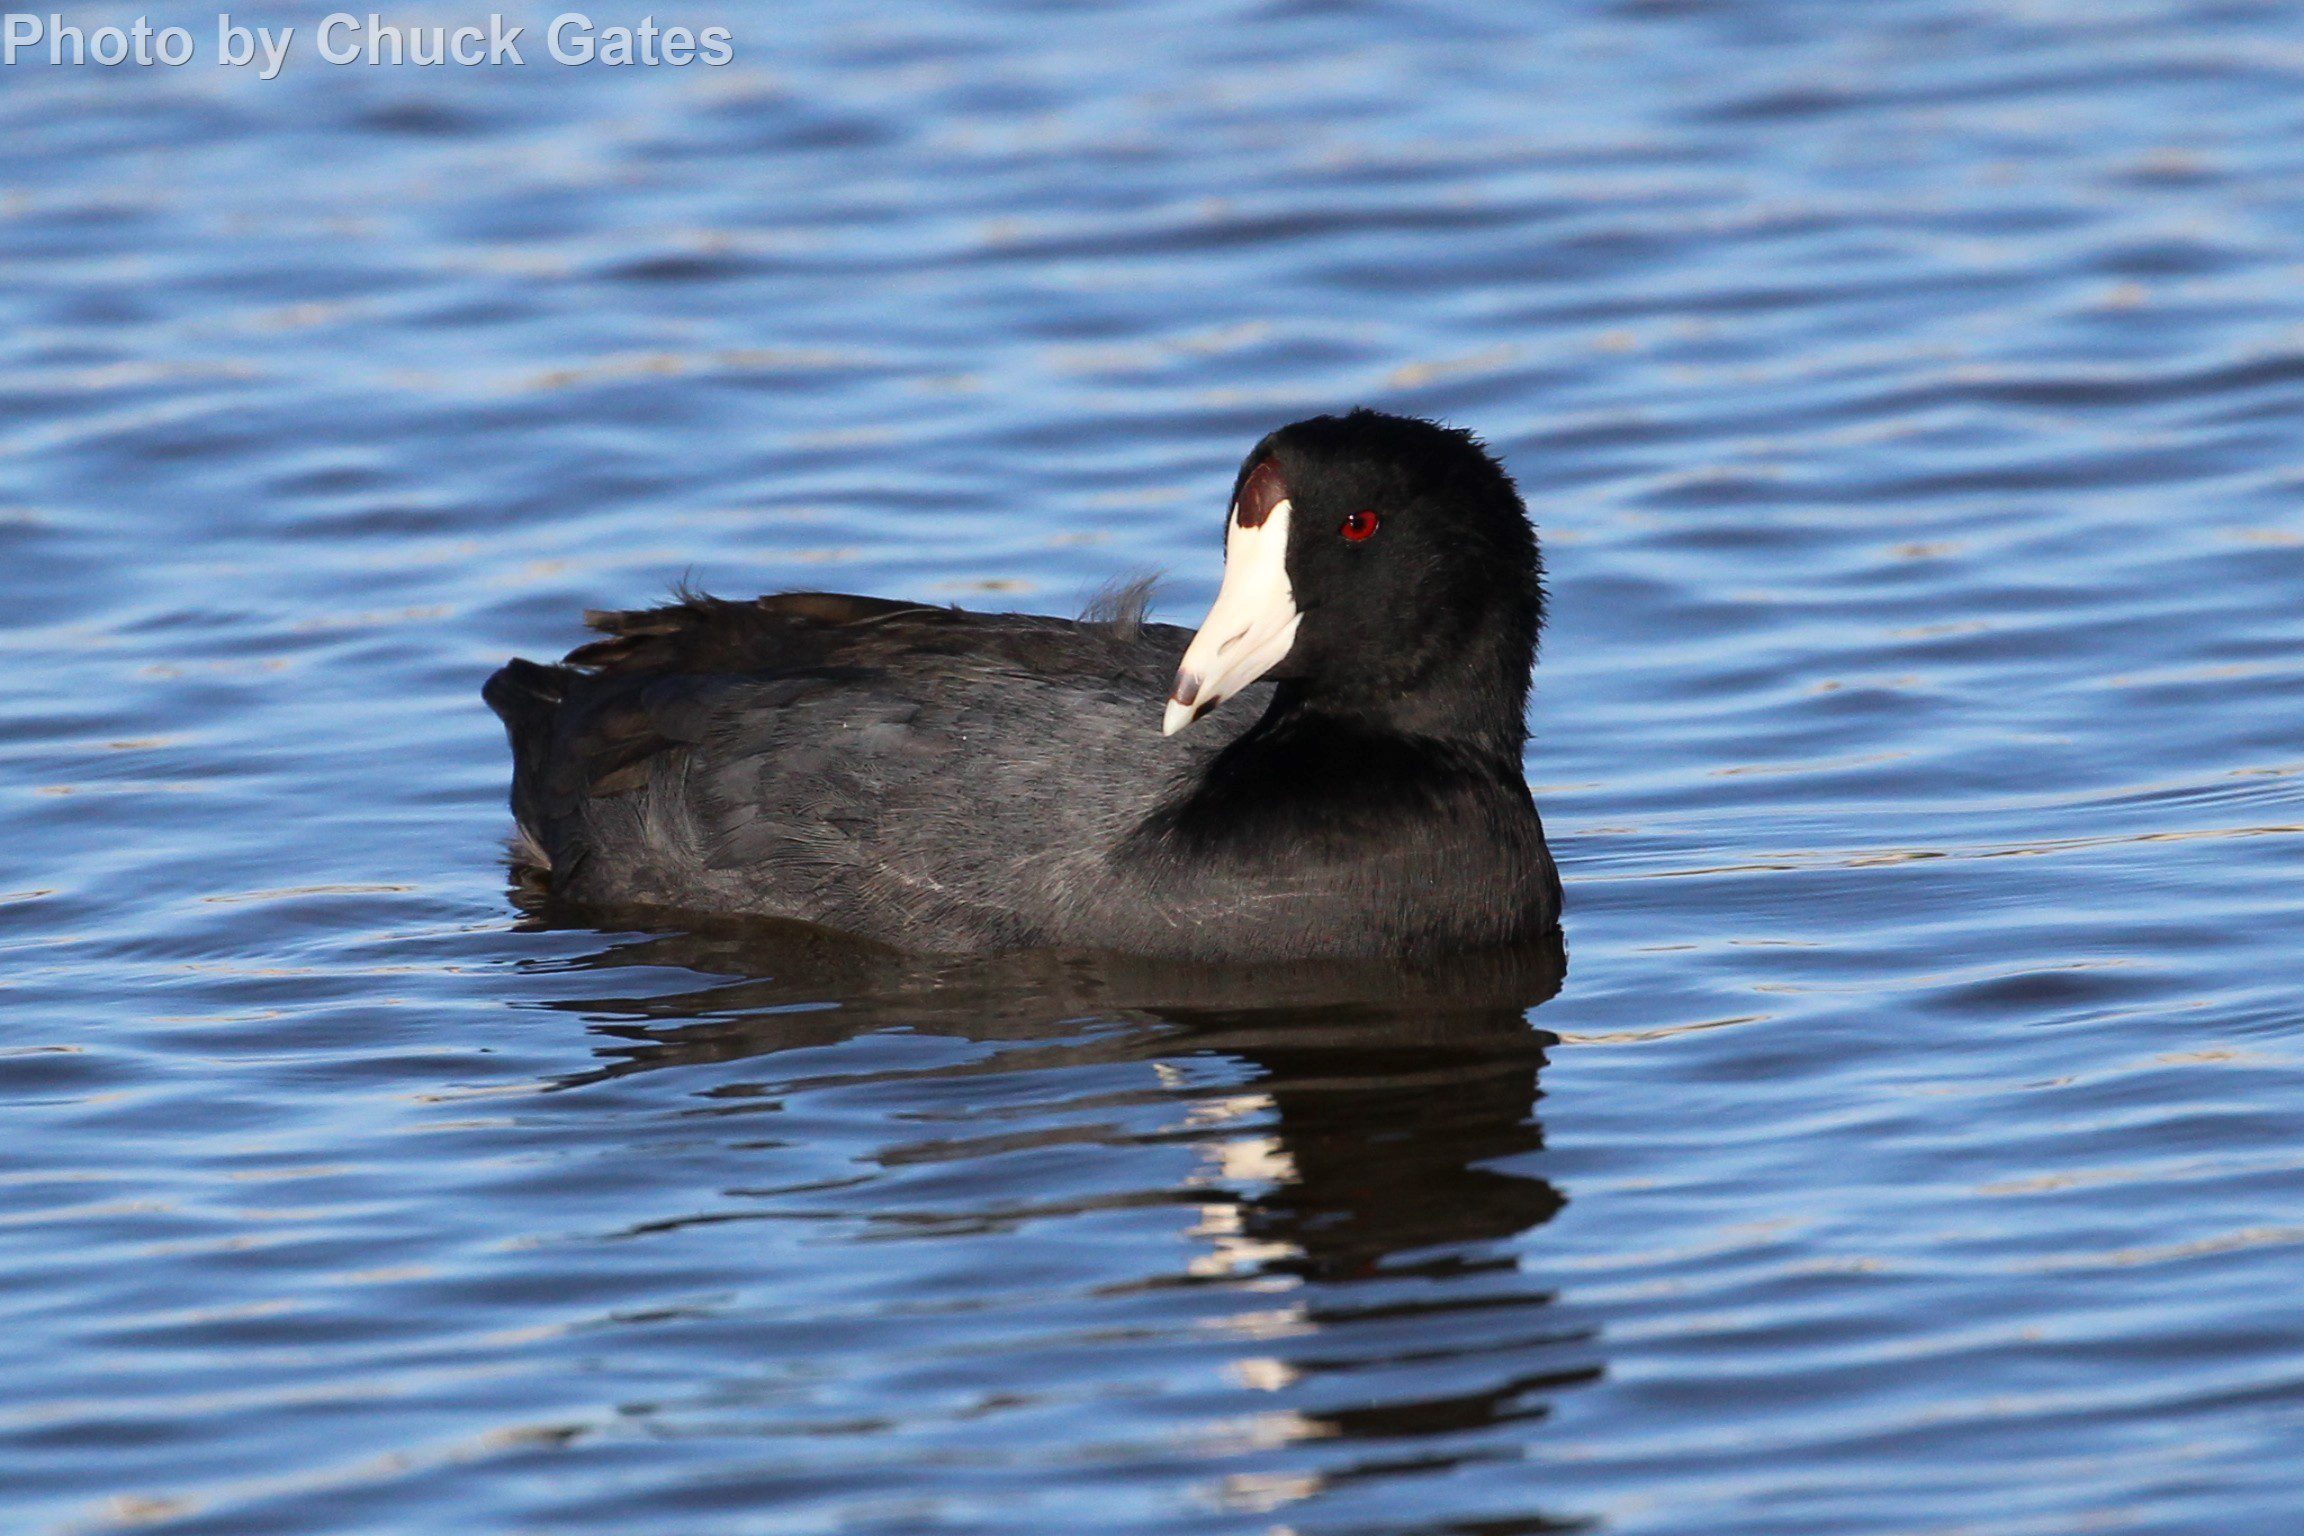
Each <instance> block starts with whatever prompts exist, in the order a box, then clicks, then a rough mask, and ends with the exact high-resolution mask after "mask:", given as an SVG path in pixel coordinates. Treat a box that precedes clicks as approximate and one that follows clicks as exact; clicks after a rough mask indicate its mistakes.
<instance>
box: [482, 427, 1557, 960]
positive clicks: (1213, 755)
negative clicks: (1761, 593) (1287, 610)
mask: <svg viewBox="0 0 2304 1536" xmlns="http://www.w3.org/2000/svg"><path fill="white" fill-rule="evenodd" d="M1290 434H1297V436H1296V437H1295V438H1294V439H1292V438H1291V436H1290ZM1356 454H1357V455H1360V456H1361V457H1360V458H1359V459H1357V460H1356V459H1355V455H1356ZM1419 455H1422V456H1424V457H1426V458H1430V459H1431V460H1432V461H1433V462H1430V463H1426V462H1424V458H1420V457H1419ZM1264 460H1270V461H1272V462H1273V463H1274V464H1276V465H1278V466H1279V472H1280V473H1285V474H1286V475H1287V476H1288V478H1289V483H1290V484H1292V485H1293V486H1294V487H1295V490H1294V495H1293V499H1292V501H1291V503H1290V505H1291V507H1293V508H1294V509H1295V513H1294V515H1295V516H1296V518H1297V523H1296V527H1295V530H1294V532H1293V533H1291V534H1289V535H1288V539H1289V542H1288V558H1287V566H1288V572H1289V575H1290V577H1291V578H1293V587H1292V589H1291V597H1292V600H1294V599H1301V601H1298V603H1297V606H1298V607H1300V608H1301V612H1302V620H1301V627H1300V628H1299V629H1297V630H1296V631H1295V632H1294V638H1295V644H1294V646H1293V648H1291V649H1290V651H1289V653H1288V655H1287V656H1286V657H1285V658H1284V659H1283V660H1282V661H1280V662H1279V663H1278V664H1277V665H1272V666H1270V667H1269V669H1268V670H1267V671H1266V675H1267V676H1269V677H1270V678H1271V679H1273V680H1274V681H1273V682H1271V683H1269V684H1261V683H1260V684H1256V685H1255V686H1253V687H1251V688H1248V690H1247V691H1246V692H1245V693H1243V694H1242V695H1241V697H1239V698H1238V699H1237V700H1236V701H1235V702H1234V703H1233V704H1232V705H1231V706H1230V707H1229V708H1228V709H1226V710H1224V711H1223V712H1222V713H1221V714H1219V715H1217V716H1215V717H1214V718H1210V719H1207V720H1203V721H1201V722H1200V723H1198V724H1196V725H1193V726H1192V727H1191V728H1189V729H1185V730H1183V731H1182V732H1181V733H1180V734H1176V735H1163V734H1162V733H1161V730H1160V720H1161V713H1162V708H1163V702H1164V700H1165V699H1166V698H1167V696H1168V694H1169V690H1170V682H1171V679H1173V678H1176V677H1177V675H1178V669H1179V663H1180V661H1181V660H1182V659H1183V658H1184V655H1185V651H1186V645H1187V642H1188V641H1191V640H1192V636H1191V635H1190V634H1189V633H1187V632H1186V631H1184V630H1181V629H1176V628H1172V627H1169V626H1166V625H1157V624H1147V623H1144V622H1142V620H1141V618H1140V615H1139V612H1138V608H1139V607H1140V600H1138V601H1137V602H1132V603H1124V604H1120V605H1117V606H1116V607H1115V609H1114V610H1113V611H1111V612H1108V613H1106V614H1103V615H1100V616H1091V617H1089V618H1085V619H1082V620H1080V621H1069V620H1063V619H1054V618H1041V617H1033V616H1026V615H1015V614H971V613H962V612H959V611H957V610H952V609H943V608H931V607H925V606H919V605H913V604H905V603H895V602H887V601H883V600H879V599H873V598H861V597H846V596H836V595H830V594H821V593H796V594H788V595H784V596H779V597H766V598H761V599H759V600H757V601H755V602H746V603H738V602H722V601H716V600H713V599H708V598H690V599H687V600H685V601H682V602H680V603H678V604H675V605H673V606H670V607H666V608H661V609H655V610H650V611H644V612H633V613H614V614H601V615H594V616H593V618H592V623H593V625H594V627H596V628H598V629H601V630H603V631H605V632H606V637H605V638H603V639H601V640H598V641H596V642H594V643H593V644H591V645H588V646H585V647H583V648H582V649H580V650H578V651H576V652H574V653H572V654H571V655H570V656H569V657H568V659H567V661H566V662H565V663H563V664H561V665H558V666H539V665H536V664H534V663H531V662H524V661H515V662H512V663H511V664H509V665H508V666H506V667H505V668H503V669H502V670H501V671H499V672H498V673H497V674H496V675H495V676H494V677H492V678H491V679H490V680H489V683H488V688H487V697H488V701H489V703H490V704H491V705H492V706H493V707H494V708H495V709H496V711H497V713H498V714H499V715H501V716H502V717H503V718H504V721H505V725H506V728H507V729H508V731H509V732H510V735H511V738H512V747H513V757H514V769H513V785H512V805H513V811H514V813H515V815H516V817H517V818H518V820H519V823H520V826H521V829H522V834H523V835H522V847H523V855H522V856H523V858H524V860H525V861H526V862H528V863H530V864H531V865H532V866H533V867H534V868H535V869H536V870H537V872H538V873H539V875H540V877H541V878H542V879H543V880H545V881H546V882H547V883H548V886H549V889H550V890H551V892H552V894H553V895H554V896H555V897H557V898H560V899H562V900H566V901H570V902H575V903H580V904H583V905H587V906H595V907H602V908H633V907H641V908H656V909H665V910H669V911H684V912H691V913H708V914H716V915H720V914H739V913H749V914H760V915H765V916H775V917H785V918H800V919H805V920H808V921H812V922H816V923H821V924H824V925H826V926H828V927H832V928H837V929H840V930H843V931H846V932H849V933H853V934H859V935H862V936H864V937H866V938H871V939H877V940H880V941H883V942H885V943H888V944H892V945H895V946H898V947H902V948H909V949H920V950H930V951H969V950H989V949H1009V948H1023V947H1039V946H1063V947H1079V948H1091V949H1103V950H1116V951H1123V952H1127V953H1135V954H1148V955H1166V956H1173V957H1178V958H1186V959H1227V960H1248V961H1258V960H1288V959H1317V958H1323V957H1333V958H1372V957H1398V958H1429V957H1432V956H1436V955H1441V954H1449V953H1457V952H1462V951H1466V950H1473V949H1484V948H1491V947H1497V946H1505V945H1512V944H1518V943H1523V942H1527V941H1531V940H1534V939H1537V938H1539V937H1540V936H1542V935H1544V934H1546V933H1548V932H1549V931H1550V929H1551V928H1552V926H1553V925H1554V923H1555V922H1556V921H1557V917H1558V910H1559V882H1558V877H1557V875H1556V874H1555V872H1554V869H1553V864H1552V860H1551V856H1550V854H1549V853H1548V851H1547V850H1546V848H1545V845H1544V836H1543V830H1542V827H1541V824H1540V823H1539V821H1538V819H1537V814H1536V809H1535V806H1534V804H1533V803H1532V801H1531V800H1530V798H1529V795H1528V790H1527V787H1526V784H1525V782H1524V780H1523V778H1522V776H1521V767H1520V746H1521V743H1522V740H1523V734H1524V732H1523V726H1522V722H1521V713H1522V708H1523V705H1524V700H1525V695H1526V688H1527V679H1528V667H1529V665H1530V663H1531V661H1532V660H1533V648H1534V642H1535V633H1536V625H1537V623H1538V621H1539V618H1540V612H1541V606H1540V605H1541V595H1540V589H1539V587H1538V571H1537V568H1536V563H1535V562H1536V554H1535V544H1534V536H1533V534H1532V533H1531V532H1530V531H1529V530H1528V527H1527V523H1526V518H1525V514H1524V513H1523V512H1522V511H1521V509H1520V504H1519V500H1518V497H1517V494H1516V493H1514V492H1513V491H1512V489H1511V485H1510V482H1509V481H1508V480H1506V479H1504V477H1503V475H1502V472H1501V471H1500V470H1498V469H1496V468H1495V466H1494V464H1493V462H1492V461H1490V460H1488V459H1487V457H1486V456H1485V454H1483V453H1481V452H1480V451H1479V450H1478V448H1477V447H1476V445H1473V444H1472V443H1471V441H1470V440H1469V439H1468V438H1465V437H1463V436H1462V435H1461V434H1455V433H1447V432H1444V431H1443V429H1439V428H1435V427H1431V426H1429V425H1427V424H1424V423H1416V422H1403V421H1401V420H1400V419H1399V418H1392V417H1380V416H1375V415H1373V414H1372V413H1365V412H1356V413H1354V414H1353V415H1352V416H1348V417H1341V418H1335V417H1327V418H1320V419H1319V420H1318V421H1316V422H1311V423H1303V424H1300V425H1299V426H1298V427H1294V428H1289V429H1286V431H1284V432H1282V433H1278V434H1275V435H1274V437H1273V438H1269V439H1267V440H1266V441H1265V443H1263V444H1260V445H1258V450H1257V453H1255V454H1252V455H1251V456H1250V462H1251V464H1252V465H1253V464H1256V463H1259V462H1262V461H1264ZM1244 478H1245V471H1244ZM1370 497H1380V498H1382V499H1383V501H1384V505H1385V506H1386V507H1387V509H1388V510H1387V511H1386V514H1385V524H1384V526H1385V530H1386V532H1387V533H1392V532H1393V530H1395V529H1398V530H1400V531H1399V532H1398V534H1397V535H1396V536H1395V537H1394V538H1393V540H1392V542H1391V543H1390V544H1389V545H1388V546H1386V547H1385V548H1384V549H1382V550H1381V551H1377V554H1378V556H1379V558H1382V559H1386V560H1388V561H1389V563H1388V564H1382V565H1379V564H1378V563H1377V562H1376V560H1372V559H1368V558H1366V557H1368V556H1369V554H1370V552H1371V551H1372V550H1375V548H1376V543H1375V540H1374V539H1371V540H1369V541H1368V543H1369V548H1368V549H1359V548H1355V549H1351V550H1347V551H1344V552H1343V554H1342V558H1337V552H1335V551H1331V550H1328V549H1325V548H1323V547H1320V541H1321V537H1322V530H1323V528H1324V526H1325V524H1326V520H1327V519H1328V517H1329V516H1330V514H1331V512H1333V510H1334V507H1335V506H1345V505H1346V504H1347V503H1352V504H1356V503H1357V502H1358V501H1360V500H1364V499H1367V498H1370ZM1466 501H1470V502H1471V503H1472V506H1471V507H1470V509H1469V510H1467V509H1466V508H1465V506H1464V505H1463V503H1465V502H1466ZM1331 503H1333V505H1330V504H1331ZM1514 528H1516V529H1517V530H1518V531H1517V535H1516V536H1515V534H1514V532H1513V530H1514ZM1299 540H1301V541H1304V542H1305V543H1306V544H1307V545H1308V547H1307V548H1306V549H1305V550H1303V551H1302V552H1301V555H1302V558H1301V559H1300V558H1299V554H1300V552H1299V550H1298V547H1297V546H1298V541H1299ZM1355 559H1357V560H1358V561H1359V562H1360V563H1358V564H1354V563H1353V562H1354V560H1355ZM1330 566H1334V567H1335V569H1333V570H1331V569H1330ZM1372 578H1381V579H1380V580H1378V579H1372ZM1370 599H1373V600H1375V601H1376V602H1377V603H1379V604H1381V605H1382V606H1380V607H1377V608H1374V609H1371V608H1370V606H1369V600H1370ZM1434 604H1438V605H1440V606H1439V609H1438V611H1435V610H1434V607H1433V605H1434ZM1212 617H1213V616H1212ZM1228 726H1229V727H1230V729H1229V730H1227V729H1226V727H1228Z"/></svg>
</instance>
